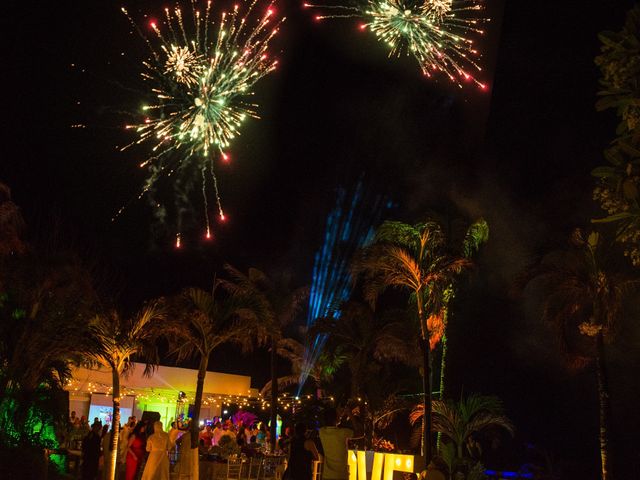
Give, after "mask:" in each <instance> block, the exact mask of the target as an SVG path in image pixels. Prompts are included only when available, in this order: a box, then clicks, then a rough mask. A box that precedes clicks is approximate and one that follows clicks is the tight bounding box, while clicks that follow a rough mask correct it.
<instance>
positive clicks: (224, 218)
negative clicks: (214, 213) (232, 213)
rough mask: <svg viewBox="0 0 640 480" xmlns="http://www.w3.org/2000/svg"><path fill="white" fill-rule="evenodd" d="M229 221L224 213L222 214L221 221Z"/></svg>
mask: <svg viewBox="0 0 640 480" xmlns="http://www.w3.org/2000/svg"><path fill="white" fill-rule="evenodd" d="M226 219H227V217H225V216H224V213H221V214H220V221H221V222H224V221H225V220H226Z"/></svg>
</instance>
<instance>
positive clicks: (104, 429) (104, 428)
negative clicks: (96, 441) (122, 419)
mask: <svg viewBox="0 0 640 480" xmlns="http://www.w3.org/2000/svg"><path fill="white" fill-rule="evenodd" d="M108 431H109V425H108V424H106V423H105V424H104V425H103V426H102V435H105V434H106V433H107V432H108Z"/></svg>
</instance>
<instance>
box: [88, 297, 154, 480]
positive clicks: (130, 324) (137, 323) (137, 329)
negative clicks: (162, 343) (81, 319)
mask: <svg viewBox="0 0 640 480" xmlns="http://www.w3.org/2000/svg"><path fill="white" fill-rule="evenodd" d="M164 319H165V313H164V309H163V308H162V306H161V305H160V303H159V302H152V303H150V304H148V305H146V306H144V307H143V308H142V309H141V310H140V311H139V312H138V313H137V314H136V315H134V316H132V317H123V316H121V315H120V314H119V313H118V312H116V311H115V310H112V311H110V312H107V313H104V314H100V315H96V316H95V317H94V318H93V320H92V321H91V323H90V326H89V329H90V336H89V339H88V343H87V349H86V352H85V356H86V358H87V361H88V363H89V364H93V365H99V366H101V367H104V368H107V369H109V370H111V375H112V388H111V390H112V392H111V395H112V399H113V415H112V417H111V418H112V422H113V423H112V432H113V434H112V435H113V436H112V438H111V451H112V452H117V451H118V437H119V430H120V379H121V377H122V376H123V375H124V376H126V375H127V374H128V373H130V371H131V368H132V367H133V362H132V358H133V357H140V358H144V359H145V360H146V361H147V368H145V373H146V374H150V373H151V372H152V370H153V366H154V365H157V363H158V354H157V350H156V339H157V338H158V337H159V336H160V334H162V333H163V325H164V322H162V320H164ZM116 460H117V455H115V454H114V455H111V457H110V461H109V465H108V468H109V474H108V478H109V479H111V480H113V479H114V478H115V474H116Z"/></svg>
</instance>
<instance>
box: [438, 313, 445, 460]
mask: <svg viewBox="0 0 640 480" xmlns="http://www.w3.org/2000/svg"><path fill="white" fill-rule="evenodd" d="M446 328H447V327H446V326H445V331H444V333H443V334H442V356H441V357H440V392H439V394H438V398H439V399H440V400H441V401H442V400H444V378H445V368H446V366H447V330H446ZM441 442H442V432H438V433H437V435H436V452H439V451H440V445H441Z"/></svg>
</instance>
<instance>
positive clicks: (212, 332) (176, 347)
mask: <svg viewBox="0 0 640 480" xmlns="http://www.w3.org/2000/svg"><path fill="white" fill-rule="evenodd" d="M218 287H219V282H214V286H213V289H212V291H211V292H207V291H204V290H201V289H199V288H188V289H186V290H184V291H183V292H182V294H181V295H179V297H178V298H177V299H176V301H175V303H174V312H173V314H172V316H173V319H172V321H171V322H169V324H168V325H167V332H168V334H169V339H170V345H171V349H172V354H173V355H175V357H176V361H178V362H180V361H183V360H186V359H188V358H194V357H195V358H199V362H200V363H199V367H198V379H197V383H196V396H195V400H194V411H193V416H192V418H191V449H192V450H191V451H192V455H193V459H192V461H193V472H194V473H193V475H194V478H198V450H197V448H198V427H199V420H200V409H201V407H202V395H203V391H204V380H205V376H206V374H207V369H208V367H209V357H210V356H211V354H212V353H213V351H214V350H215V349H217V348H218V347H220V346H221V345H223V344H226V343H230V342H231V343H237V344H240V345H241V346H242V347H243V348H244V349H249V348H251V340H252V334H253V332H254V330H255V328H256V325H257V324H258V322H257V318H258V314H257V313H256V312H257V311H258V309H259V308H260V305H256V303H255V302H252V299H250V298H247V297H242V296H240V295H228V296H220V295H218Z"/></svg>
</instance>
